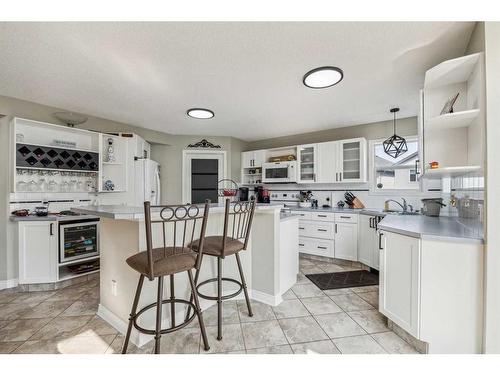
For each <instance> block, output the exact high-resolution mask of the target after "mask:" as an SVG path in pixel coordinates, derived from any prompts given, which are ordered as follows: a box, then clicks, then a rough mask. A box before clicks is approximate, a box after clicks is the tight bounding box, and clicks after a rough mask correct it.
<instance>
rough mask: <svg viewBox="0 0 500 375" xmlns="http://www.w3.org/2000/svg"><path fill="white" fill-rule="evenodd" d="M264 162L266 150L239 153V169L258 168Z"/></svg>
mask: <svg viewBox="0 0 500 375" xmlns="http://www.w3.org/2000/svg"><path fill="white" fill-rule="evenodd" d="M265 162H266V150H256V151H245V152H242V153H241V168H260V167H262V164H263V163H265Z"/></svg>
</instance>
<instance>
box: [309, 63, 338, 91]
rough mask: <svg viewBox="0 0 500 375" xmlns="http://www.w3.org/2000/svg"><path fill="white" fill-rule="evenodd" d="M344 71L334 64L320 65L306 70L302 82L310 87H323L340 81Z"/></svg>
mask: <svg viewBox="0 0 500 375" xmlns="http://www.w3.org/2000/svg"><path fill="white" fill-rule="evenodd" d="M342 78H344V72H343V71H342V69H340V68H336V67H334V66H322V67H320V68H316V69H313V70H310V71H308V72H307V73H306V74H305V75H304V78H303V79H302V82H303V83H304V85H305V86H307V87H309V88H311V89H325V88H327V87H331V86H334V85H336V84H337V83H339V82H340V81H342Z"/></svg>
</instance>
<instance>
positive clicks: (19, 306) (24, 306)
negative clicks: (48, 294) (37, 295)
mask: <svg viewBox="0 0 500 375" xmlns="http://www.w3.org/2000/svg"><path fill="white" fill-rule="evenodd" d="M36 305H38V303H32V304H28V303H6V304H1V305H0V317H1V318H0V320H16V319H19V318H21V317H22V316H23V315H26V314H28V313H30V312H32V311H33V307H35V306H36Z"/></svg>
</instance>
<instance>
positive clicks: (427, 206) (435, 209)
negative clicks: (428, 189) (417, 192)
mask: <svg viewBox="0 0 500 375" xmlns="http://www.w3.org/2000/svg"><path fill="white" fill-rule="evenodd" d="M422 203H423V206H422V210H421V212H422V214H423V215H425V216H433V217H436V216H439V213H440V212H441V207H446V205H445V204H444V203H443V199H442V198H425V199H422Z"/></svg>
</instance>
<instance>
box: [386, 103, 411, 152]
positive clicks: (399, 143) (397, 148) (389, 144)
mask: <svg viewBox="0 0 500 375" xmlns="http://www.w3.org/2000/svg"><path fill="white" fill-rule="evenodd" d="M396 112H399V108H391V113H393V114H394V135H393V136H392V137H390V138H388V139H386V140H385V141H384V151H385V153H386V154H387V155H389V156H392V157H393V158H394V159H396V158H397V157H399V156H400V155H402V154H404V153H405V152H406V151H408V145H407V144H406V139H404V138H403V137H400V136H399V135H396Z"/></svg>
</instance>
